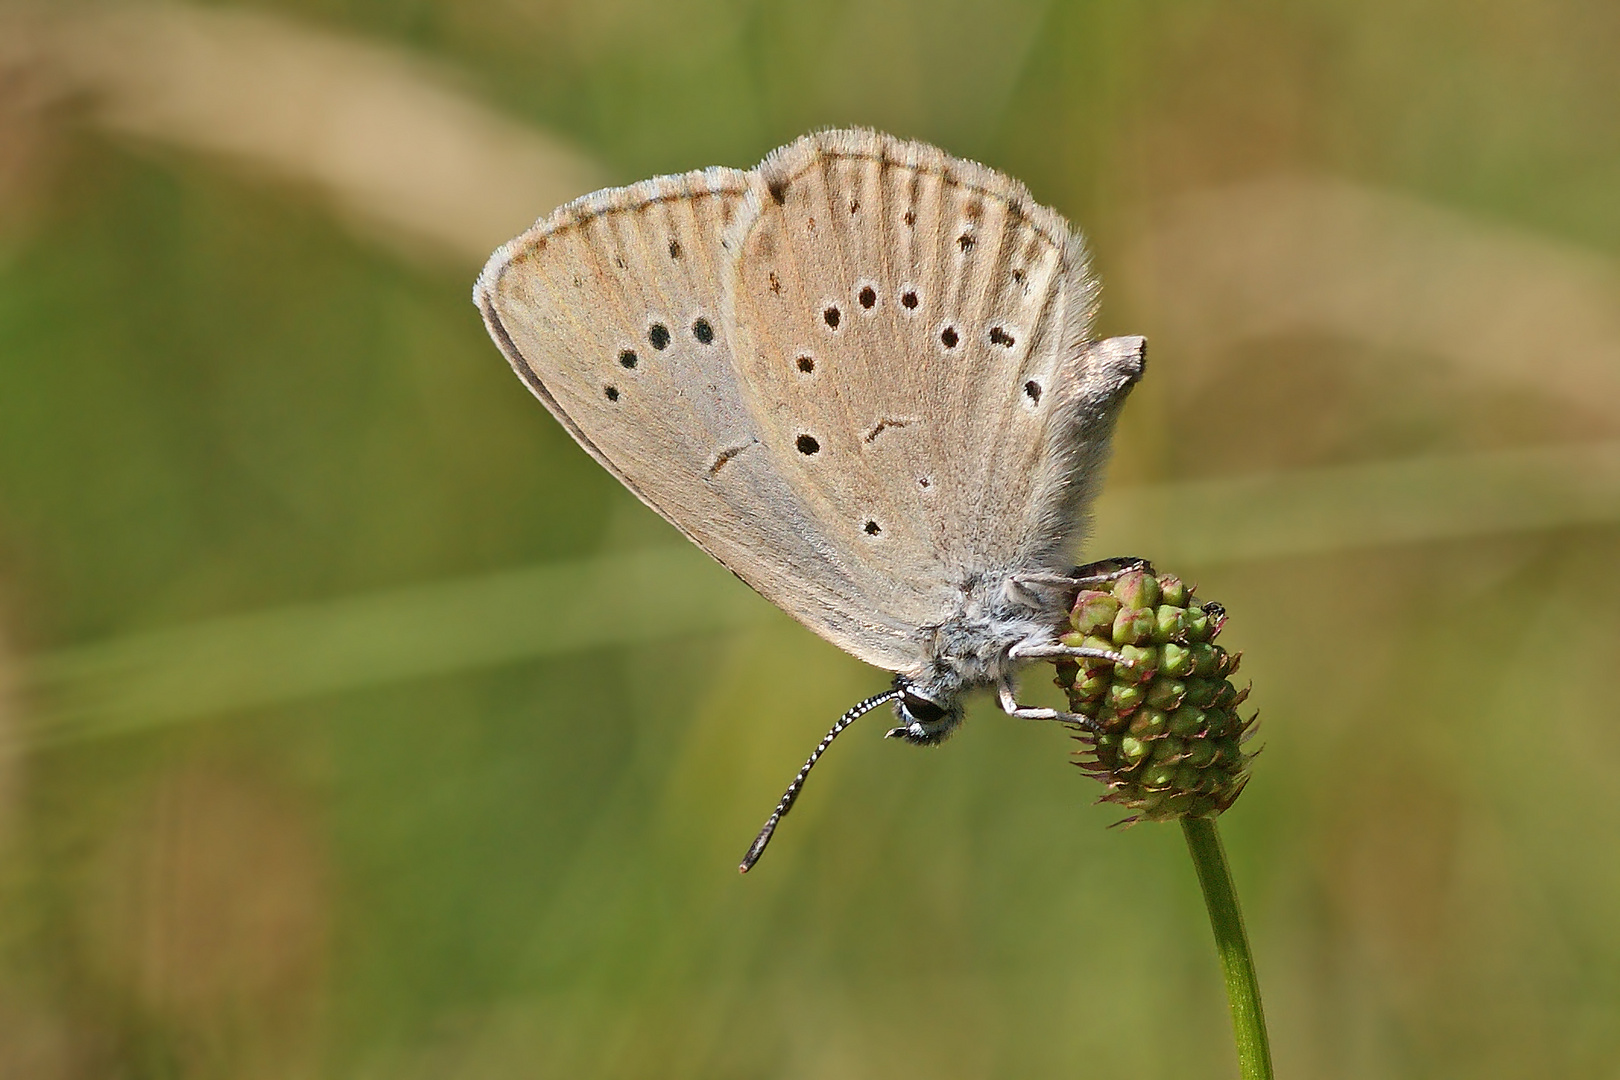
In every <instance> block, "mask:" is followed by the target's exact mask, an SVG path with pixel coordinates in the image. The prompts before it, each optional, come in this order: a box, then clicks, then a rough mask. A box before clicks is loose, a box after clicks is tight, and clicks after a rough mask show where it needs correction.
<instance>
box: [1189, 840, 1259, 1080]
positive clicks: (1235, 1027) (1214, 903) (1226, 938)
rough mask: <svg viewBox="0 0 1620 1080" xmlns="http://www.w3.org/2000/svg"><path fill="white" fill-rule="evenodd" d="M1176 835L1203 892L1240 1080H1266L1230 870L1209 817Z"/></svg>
mask: <svg viewBox="0 0 1620 1080" xmlns="http://www.w3.org/2000/svg"><path fill="white" fill-rule="evenodd" d="M1181 831H1182V832H1183V833H1185V834H1186V837H1187V850H1188V851H1190V852H1192V860H1193V866H1194V867H1195V868H1196V869H1197V870H1198V884H1200V885H1202V886H1203V887H1204V905H1205V906H1206V907H1208V908H1209V925H1210V927H1211V928H1212V929H1213V930H1214V931H1215V948H1216V950H1217V951H1218V952H1219V953H1220V954H1221V970H1222V971H1223V972H1224V973H1225V975H1226V1000H1227V1004H1228V1005H1230V1006H1231V1008H1232V1034H1233V1035H1234V1036H1235V1037H1236V1038H1237V1052H1238V1070H1239V1071H1240V1072H1241V1073H1242V1075H1243V1080H1271V1042H1270V1040H1269V1039H1267V1037H1266V1013H1265V1010H1264V1009H1263V1008H1262V1007H1261V1005H1260V980H1259V979H1258V978H1256V977H1255V974H1254V955H1253V954H1252V953H1251V952H1250V951H1249V935H1248V934H1247V933H1245V932H1244V929H1243V911H1242V909H1241V908H1239V907H1238V898H1237V889H1236V888H1235V887H1234V886H1233V884H1232V870H1231V868H1230V867H1229V866H1227V864H1226V849H1225V848H1224V847H1222V846H1221V834H1220V833H1219V832H1217V831H1216V829H1215V819H1214V818H1198V817H1185V818H1182V819H1181Z"/></svg>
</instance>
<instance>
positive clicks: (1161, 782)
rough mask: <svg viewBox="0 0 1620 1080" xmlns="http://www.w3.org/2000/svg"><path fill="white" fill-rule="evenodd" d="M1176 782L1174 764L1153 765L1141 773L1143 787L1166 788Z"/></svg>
mask: <svg viewBox="0 0 1620 1080" xmlns="http://www.w3.org/2000/svg"><path fill="white" fill-rule="evenodd" d="M1175 782H1176V767H1175V766H1174V765H1153V766H1151V767H1149V769H1148V771H1147V772H1145V773H1143V774H1142V786H1143V787H1145V788H1149V789H1153V788H1167V787H1169V786H1170V785H1171V784H1173V783H1175Z"/></svg>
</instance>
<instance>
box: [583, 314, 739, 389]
mask: <svg viewBox="0 0 1620 1080" xmlns="http://www.w3.org/2000/svg"><path fill="white" fill-rule="evenodd" d="M692 336H693V337H694V338H696V339H697V341H698V344H700V345H712V344H713V343H714V324H712V323H710V322H709V320H708V319H706V318H704V317H703V316H701V315H699V316H698V317H697V318H696V319H694V320H693V321H692ZM672 340H673V338H672V337H671V335H670V332H669V327H667V326H665V325H664V324H663V323H661V322H655V323H653V324H652V325H651V326H649V327H647V343H648V344H649V345H651V346H652V347H653V348H654V349H656V350H657V351H659V352H663V351H664V350H665V349H667V348H669V343H670V342H671V341H672ZM640 363H641V357H640V355H638V354H637V352H636V350H634V349H621V350H619V366H620V367H622V368H624V369H625V370H626V371H634V370H635V369H636V367H637V365H639V364H640ZM602 396H603V397H605V398H607V399H608V400H609V401H618V400H619V398H620V396H621V394H620V391H619V388H618V387H617V386H614V385H612V384H611V383H609V384H608V385H606V386H604V387H603V388H602Z"/></svg>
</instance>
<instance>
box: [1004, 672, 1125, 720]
mask: <svg viewBox="0 0 1620 1080" xmlns="http://www.w3.org/2000/svg"><path fill="white" fill-rule="evenodd" d="M998 696H999V698H1000V702H1001V711H1002V712H1004V713H1006V714H1007V715H1008V716H1014V717H1017V718H1018V719H1020V720H1056V721H1057V722H1058V723H1060V724H1078V725H1080V726H1081V727H1083V728H1085V729H1086V730H1087V731H1101V730H1102V729H1101V728H1100V727H1098V725H1097V721H1095V720H1093V719H1092V718H1091V717H1089V716H1081V715H1080V714H1079V713H1072V712H1063V711H1061V710H1059V709H1042V708H1036V707H1034V706H1030V705H1020V704H1018V699H1017V698H1016V697H1015V696H1014V695H1013V687H1012V683H1011V681H1009V680H1005V679H1004V680H1002V683H1001V687H1000V690H999V691H998Z"/></svg>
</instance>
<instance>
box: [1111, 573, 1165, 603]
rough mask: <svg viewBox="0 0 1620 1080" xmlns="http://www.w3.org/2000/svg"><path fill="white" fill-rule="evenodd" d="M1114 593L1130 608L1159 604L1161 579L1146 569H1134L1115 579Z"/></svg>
mask: <svg viewBox="0 0 1620 1080" xmlns="http://www.w3.org/2000/svg"><path fill="white" fill-rule="evenodd" d="M1113 593H1114V595H1115V596H1117V597H1118V598H1119V602H1120V603H1121V604H1124V605H1125V606H1126V607H1128V608H1155V607H1158V606H1159V597H1160V595H1161V593H1160V590H1159V579H1158V578H1156V577H1154V576H1153V575H1152V574H1150V573H1148V572H1147V571H1145V570H1132V571H1131V572H1130V573H1128V574H1121V575H1120V576H1119V577H1117V578H1115V579H1114V588H1113Z"/></svg>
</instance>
